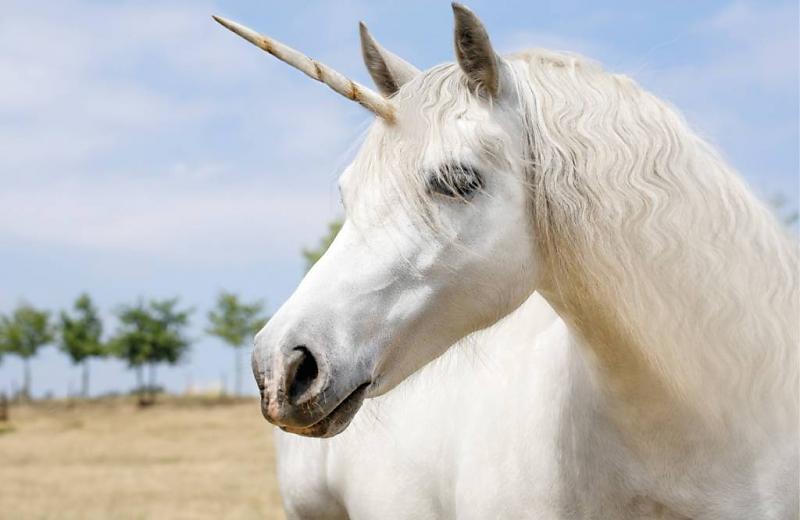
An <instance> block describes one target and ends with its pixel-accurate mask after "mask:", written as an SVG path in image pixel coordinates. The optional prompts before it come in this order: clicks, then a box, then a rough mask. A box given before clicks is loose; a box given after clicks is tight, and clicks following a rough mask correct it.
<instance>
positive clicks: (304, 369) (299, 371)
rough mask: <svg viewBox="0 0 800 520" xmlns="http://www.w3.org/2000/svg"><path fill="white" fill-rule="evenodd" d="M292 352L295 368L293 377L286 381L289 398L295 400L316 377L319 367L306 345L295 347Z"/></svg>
mask: <svg viewBox="0 0 800 520" xmlns="http://www.w3.org/2000/svg"><path fill="white" fill-rule="evenodd" d="M292 354H293V355H292V357H293V358H294V359H293V361H294V362H295V363H293V364H294V365H295V370H294V376H293V378H292V379H291V380H290V381H287V386H288V393H289V400H290V401H291V402H296V401H297V400H298V399H299V398H300V397H301V396H302V395H303V394H304V393H305V392H306V390H308V389H309V387H311V385H312V383H314V381H315V380H316V379H317V376H318V375H319V367H318V366H317V360H316V359H314V355H313V354H311V352H310V351H309V350H308V349H307V348H306V347H303V346H299V347H295V348H294V349H293V352H292ZM290 374H291V372H290Z"/></svg>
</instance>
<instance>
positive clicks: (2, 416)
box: [0, 392, 8, 422]
mask: <svg viewBox="0 0 800 520" xmlns="http://www.w3.org/2000/svg"><path fill="white" fill-rule="evenodd" d="M4 421H8V398H6V394H5V392H0V422H4Z"/></svg>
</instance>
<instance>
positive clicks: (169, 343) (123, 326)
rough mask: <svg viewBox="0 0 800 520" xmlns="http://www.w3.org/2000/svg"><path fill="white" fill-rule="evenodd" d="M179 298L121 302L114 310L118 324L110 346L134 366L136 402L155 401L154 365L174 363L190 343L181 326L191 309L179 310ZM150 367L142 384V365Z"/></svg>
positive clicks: (184, 323) (145, 403)
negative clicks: (146, 379)
mask: <svg viewBox="0 0 800 520" xmlns="http://www.w3.org/2000/svg"><path fill="white" fill-rule="evenodd" d="M177 305H178V299H177V298H174V299H170V300H161V301H156V300H154V301H151V302H149V303H148V304H147V305H145V304H144V303H142V302H139V303H137V304H136V305H130V306H123V307H121V308H120V309H119V310H118V312H117V318H118V319H119V322H120V326H119V329H118V330H117V333H116V335H115V336H114V337H113V338H112V339H111V341H110V345H111V350H112V351H113V352H114V354H115V355H117V356H118V357H120V358H122V359H124V360H125V361H127V362H128V366H129V367H131V368H133V369H134V370H136V380H137V385H138V394H139V404H140V405H147V404H151V403H152V402H154V401H155V389H156V380H155V367H156V364H158V363H163V362H166V363H169V364H175V363H177V362H178V361H180V360H181V358H182V357H183V356H184V355H185V353H186V351H187V350H188V348H189V346H190V344H191V343H190V341H189V339H188V338H187V337H186V336H185V334H184V329H185V328H186V326H187V325H188V323H189V315H190V314H191V312H192V311H191V310H189V309H185V310H178V309H177V308H176V307H177ZM145 366H149V368H150V381H149V384H148V385H147V388H145V383H144V367H145Z"/></svg>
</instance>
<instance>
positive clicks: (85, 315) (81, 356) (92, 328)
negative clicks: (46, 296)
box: [59, 294, 106, 364]
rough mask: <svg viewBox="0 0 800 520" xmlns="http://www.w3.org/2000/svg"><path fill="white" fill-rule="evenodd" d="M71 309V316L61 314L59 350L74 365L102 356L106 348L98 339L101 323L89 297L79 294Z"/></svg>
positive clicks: (101, 332) (101, 330)
mask: <svg viewBox="0 0 800 520" xmlns="http://www.w3.org/2000/svg"><path fill="white" fill-rule="evenodd" d="M73 308H74V314H73V315H72V316H70V315H69V314H68V313H66V312H62V313H61V322H60V325H59V331H60V333H61V341H60V345H59V346H60V348H61V350H62V351H63V352H64V353H65V354H67V355H68V356H69V357H70V359H71V360H72V362H73V363H76V364H77V363H81V362H83V361H84V360H86V359H88V358H90V357H100V356H104V355H105V354H106V348H105V345H103V343H102V341H101V339H100V338H101V336H102V334H103V323H102V322H101V321H100V316H99V315H98V312H97V308H96V307H95V306H94V305H93V304H92V300H91V298H89V295H87V294H81V295H80V297H78V299H77V300H75V304H74V306H73Z"/></svg>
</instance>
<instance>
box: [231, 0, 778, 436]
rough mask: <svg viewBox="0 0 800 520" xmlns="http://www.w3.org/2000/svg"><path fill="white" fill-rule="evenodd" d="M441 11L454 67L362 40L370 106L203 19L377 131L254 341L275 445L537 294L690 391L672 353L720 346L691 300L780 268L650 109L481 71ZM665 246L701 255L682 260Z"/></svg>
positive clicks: (676, 122) (620, 87) (739, 289)
mask: <svg viewBox="0 0 800 520" xmlns="http://www.w3.org/2000/svg"><path fill="white" fill-rule="evenodd" d="M453 11H454V14H455V31H454V40H455V51H456V63H455V64H446V65H441V66H437V67H434V68H432V69H430V70H427V71H425V72H420V71H418V70H417V69H416V68H415V67H413V66H412V65H410V64H408V63H407V62H405V61H404V60H402V59H401V58H399V57H397V56H395V55H394V54H392V53H391V52H389V51H387V50H386V49H384V48H383V47H381V46H380V45H379V44H378V43H377V42H376V41H375V40H374V39H373V38H372V36H371V35H370V34H369V32H368V31H367V29H366V27H364V26H363V25H362V26H361V45H362V51H363V56H364V60H365V63H366V66H367V69H368V70H369V73H370V75H371V76H372V78H373V80H374V81H375V83H376V85H377V87H378V91H379V92H374V91H372V90H370V89H368V88H367V87H364V86H363V85H359V84H358V83H356V82H354V81H352V80H349V79H347V78H346V77H344V76H343V75H341V74H339V73H338V72H336V71H334V70H332V69H330V68H329V67H327V66H325V65H323V64H321V63H319V62H316V61H314V60H312V59H310V58H307V57H306V56H304V55H302V54H300V53H299V52H297V51H295V50H293V49H291V48H289V47H287V46H285V45H283V44H281V43H279V42H276V41H274V40H272V39H270V38H266V37H264V36H260V35H258V34H256V33H254V32H252V31H250V30H249V29H246V28H244V27H242V26H240V25H237V24H234V23H233V22H229V21H226V20H222V19H218V21H220V23H222V24H223V25H225V26H226V27H228V28H229V29H231V30H233V31H234V32H236V33H238V34H240V35H241V36H243V37H244V38H246V39H248V40H249V41H251V42H253V43H254V44H256V45H258V46H259V47H261V48H262V49H264V50H265V51H267V52H269V53H271V54H273V55H275V56H276V57H278V58H279V59H281V60H283V61H286V62H287V63H290V64H292V65H293V66H295V67H297V68H299V69H301V70H302V71H303V72H305V73H306V74H308V75H309V76H311V77H312V78H314V79H316V80H319V81H322V82H323V83H326V84H327V85H329V86H330V87H331V88H333V89H334V90H335V91H337V92H339V93H340V94H342V95H344V96H346V97H348V98H349V99H351V100H354V101H357V102H359V103H360V104H361V105H362V106H364V107H365V108H367V109H368V110H370V111H372V112H373V113H375V114H376V115H377V116H378V118H377V120H376V122H375V123H374V124H373V125H372V127H371V128H370V130H369V132H368V134H367V136H366V138H365V141H364V143H363V145H362V147H361V149H360V151H359V153H358V154H357V156H356V158H355V160H354V161H353V163H352V164H351V165H350V166H349V167H348V168H347V169H346V170H345V171H344V173H343V174H342V176H341V178H340V180H339V187H340V191H341V198H342V203H343V205H344V208H345V213H346V221H345V224H344V227H343V228H342V230H341V231H340V233H339V235H338V236H337V238H336V240H335V241H334V242H333V244H332V245H331V247H330V248H329V250H328V251H327V252H326V253H325V255H324V256H323V257H322V258H321V259H320V260H319V262H318V263H317V264H316V265H315V266H314V267H313V268H312V269H311V271H310V272H309V273H308V275H307V276H306V277H305V279H304V280H303V281H302V282H301V284H300V286H299V287H298V288H297V290H296V291H295V293H294V294H293V295H292V296H291V297H290V298H289V300H288V301H287V302H286V303H285V304H284V305H283V306H282V307H281V308H280V310H279V311H278V312H277V313H276V314H275V316H273V318H272V319H271V320H270V321H269V323H268V324H267V325H266V326H265V327H264V329H263V330H261V331H260V332H259V334H258V335H257V337H256V342H255V349H254V352H253V358H252V361H253V372H254V374H255V377H256V381H257V383H258V385H259V387H260V388H261V390H262V412H263V414H264V416H265V417H266V418H267V419H268V420H269V421H271V422H273V423H274V424H276V425H278V426H280V427H281V428H283V429H285V430H287V431H290V432H294V433H298V434H302V435H309V436H330V435H335V434H336V433H339V432H340V431H342V430H344V428H346V427H347V425H348V424H349V422H350V420H351V419H352V418H353V417H354V415H355V414H356V412H357V411H358V409H359V407H360V405H361V403H362V401H363V399H364V398H365V397H370V396H376V395H380V394H382V393H385V392H387V391H388V390H390V389H392V388H393V387H395V386H396V385H397V384H398V383H400V382H401V381H403V380H404V379H405V378H407V377H408V376H409V375H410V374H412V373H413V372H415V371H416V370H418V369H419V368H420V367H422V366H423V365H425V364H426V363H428V362H429V361H431V360H432V359H434V358H436V357H437V356H439V355H440V354H442V353H443V352H444V351H445V350H446V349H447V348H448V347H449V346H450V345H452V344H453V343H455V342H457V341H458V340H459V339H461V338H463V337H465V336H467V335H468V334H470V333H472V332H473V331H476V330H478V329H481V328H485V327H487V326H490V325H492V324H494V323H495V322H497V321H498V320H499V319H501V318H502V317H503V316H505V315H507V314H508V313H510V312H511V311H512V310H514V309H515V308H517V307H518V306H519V305H520V304H521V303H522V302H523V301H525V300H526V299H527V298H528V297H529V296H530V295H531V293H532V292H533V291H535V290H538V291H540V292H541V293H542V294H543V295H544V296H545V297H546V298H547V299H548V301H549V302H550V303H551V304H552V305H554V306H555V307H556V309H557V310H559V313H560V314H562V316H564V317H565V319H566V320H567V321H570V322H571V323H572V324H573V325H574V326H576V328H577V329H578V332H579V333H585V334H584V335H586V334H593V335H594V336H597V337H594V336H593V340H594V341H595V343H596V344H597V345H600V346H602V345H608V344H616V345H618V346H619V347H618V348H617V349H616V350H615V351H614V353H613V356H610V357H608V356H606V357H608V359H609V360H611V361H612V362H613V360H614V359H617V358H616V357H614V356H617V357H618V356H620V355H622V354H624V355H629V354H630V356H629V357H630V359H635V360H637V362H638V360H639V359H640V357H641V356H642V355H645V356H649V357H648V358H647V359H646V360H645V361H643V363H651V364H652V365H653V366H659V367H666V366H673V367H674V368H675V370H674V373H675V374H679V375H680V374H683V375H685V379H686V381H681V382H676V383H675V384H676V385H684V386H685V385H690V384H694V383H697V384H698V385H702V382H703V381H702V379H703V378H701V377H697V378H695V379H696V381H694V380H691V378H692V377H693V374H695V373H696V372H697V370H695V368H693V367H695V365H696V363H694V358H692V357H690V356H686V355H683V356H677V355H674V352H677V350H676V349H675V348H673V347H674V346H675V345H673V343H676V342H678V341H683V342H684V343H685V344H703V343H704V342H713V340H714V338H713V336H714V335H717V336H719V335H720V334H723V333H725V334H728V333H730V331H728V329H730V327H728V328H722V327H721V325H719V326H718V324H720V323H721V321H720V320H718V319H716V316H717V315H718V314H719V311H718V308H717V307H708V308H706V309H705V310H703V311H701V310H698V307H697V305H695V303H694V302H697V301H702V298H703V294H702V292H701V293H698V291H703V290H705V291H706V292H708V291H716V292H717V293H719V294H723V292H724V293H725V294H726V295H729V296H730V297H728V296H726V297H725V298H721V299H722V300H724V301H726V302H731V303H730V304H731V305H734V304H735V305H739V304H740V303H741V302H743V301H745V300H748V298H746V297H743V296H742V295H747V294H748V292H747V291H749V290H751V289H750V287H751V286H752V287H756V284H755V283H754V282H752V281H750V282H748V280H751V279H752V276H750V275H748V276H749V277H748V276H733V277H731V276H728V275H726V274H725V273H730V272H732V271H731V270H732V269H734V268H733V267H732V266H731V264H730V259H731V258H736V259H741V260H740V261H739V260H737V261H739V263H740V264H741V266H742V272H743V273H744V272H745V269H746V267H747V266H748V265H750V264H748V262H749V257H748V259H746V258H745V257H747V256H748V255H752V254H754V253H753V251H757V250H755V249H753V247H752V243H753V241H754V240H756V239H757V240H759V241H761V242H764V243H767V242H769V243H770V244H771V245H770V246H769V247H771V248H774V249H780V248H784V246H783V245H775V244H782V243H783V242H781V240H782V239H781V238H776V237H778V234H777V232H775V231H772V229H774V226H772V224H769V223H767V224H768V225H766V227H765V226H760V225H754V224H752V223H753V222H758V221H761V222H767V220H766V219H765V218H763V217H761V216H759V215H761V214H765V211H764V210H763V209H762V208H761V207H760V206H759V205H757V204H755V203H754V202H753V201H752V200H751V199H752V198H751V196H750V195H749V194H748V193H747V192H746V190H744V189H743V188H741V184H740V183H739V182H738V181H737V180H736V179H735V178H734V177H732V176H731V174H730V172H729V171H728V170H727V169H726V168H725V167H724V165H723V163H722V162H721V161H720V160H719V159H718V158H717V157H716V156H715V155H714V154H713V152H710V151H709V150H708V149H707V147H705V146H704V145H703V144H702V142H700V140H699V139H697V138H696V137H695V136H694V135H693V134H692V133H691V132H690V131H689V130H687V129H686V126H685V124H684V123H683V121H682V120H681V118H680V117H679V116H678V115H677V114H675V113H674V112H673V111H672V110H671V109H670V108H669V107H668V106H667V105H666V104H664V103H662V102H661V101H660V100H658V99H657V98H655V97H654V96H652V95H650V94H648V93H646V92H644V91H642V90H641V89H639V88H638V87H637V86H636V85H635V84H634V83H633V82H632V81H630V80H629V79H627V78H625V77H622V76H615V75H612V74H608V73H605V72H604V71H602V70H601V69H600V68H599V67H596V66H595V65H593V64H592V63H589V62H586V61H584V60H581V59H579V58H576V57H574V56H571V55H565V54H555V53H549V52H545V51H529V52H526V53H520V54H517V55H511V56H507V57H501V56H498V55H497V54H496V53H495V51H494V50H493V48H492V44H491V42H490V40H489V37H488V35H487V33H486V30H485V28H484V27H483V25H482V24H481V22H480V21H479V20H478V18H477V17H476V16H475V15H474V14H473V13H472V12H471V11H470V10H469V9H467V8H465V7H463V6H461V5H458V4H453ZM688 183H692V186H691V188H688V187H687V186H688ZM723 191H724V193H723ZM623 195H624V196H623ZM714 201H716V202H714ZM710 203H716V204H717V205H718V206H717V207H715V208H713V211H712V210H710V209H709V207H708V206H709V204H710ZM699 222H705V223H706V225H697V223H699ZM759 230H761V231H759ZM763 230H767V231H763ZM682 241H685V242H691V243H698V244H700V243H703V244H707V246H708V247H707V251H706V253H705V254H704V255H698V257H697V258H695V259H693V258H692V257H691V256H690V255H686V254H683V253H679V251H682V249H681V248H679V247H676V244H679V243H681V242H682ZM723 246H724V247H723ZM773 246H774V247H773ZM765 247H766V246H765ZM726 251H727V253H726ZM734 251H735V252H734ZM737 269H738V268H737ZM747 272H750V271H747ZM765 276H766V275H765ZM792 279H794V278H792ZM765 283H767V282H765ZM768 283H773V282H772V281H769V282H768ZM712 285H713V289H709V287H712ZM761 285H763V284H761ZM703 288H705V289H703ZM752 290H753V291H755V289H752ZM781 291H783V289H780V288H777V289H775V291H773V292H774V293H776V294H777V293H780V294H783V292H785V291H783V292H781ZM668 297H673V299H674V303H675V305H671V304H670V303H667V302H668ZM678 299H681V300H680V304H678V301H679V300H678ZM749 301H751V302H752V301H755V300H753V299H752V298H750V299H749ZM611 303H614V305H613V307H612V306H611ZM751 307H752V305H751ZM665 308H675V309H678V310H680V312H681V313H685V314H686V316H685V317H683V318H680V319H673V318H674V316H671V315H670V314H669V313H665V312H663V310H664V309H665ZM765 308H766V307H765ZM565 309H566V311H567V312H566V313H565V312H562V311H565ZM676 312H677V311H676ZM726 312H727V311H726ZM704 313H706V314H704ZM570 314H571V315H572V316H578V317H577V318H576V319H571V318H570ZM730 314H731V315H736V316H743V315H745V314H744V313H741V312H739V310H737V309H734V310H733V311H731V312H730ZM763 314H764V313H762V314H757V313H753V316H761V315H763ZM589 318H591V319H589ZM762 318H763V316H762ZM669 319H672V321H671V322H668V321H667V320H669ZM748 319H749V318H748ZM753 319H754V320H755V319H756V318H753ZM592 320H593V321H592ZM658 320H662V321H663V323H656V322H657V321H658ZM763 321H764V320H763V319H762V322H763ZM675 323H682V324H683V325H682V326H681V327H678V328H677V329H676V330H675V331H674V334H673V333H670V334H665V333H664V330H667V328H666V327H673V328H675ZM726 323H727V322H726ZM656 325H659V326H658V327H657V326H656ZM587 327H591V328H592V330H581V329H582V328H583V329H586V328H587ZM648 327H649V328H648ZM776 327H777V325H776ZM751 328H752V329H753V330H756V329H758V330H761V329H759V327H756V326H753V327H751ZM737 330H738V329H737ZM775 330H777V329H775ZM726 331H727V332H726ZM600 336H602V337H600ZM736 337H746V335H742V334H739V336H736ZM706 340H708V341H706ZM734 340H735V341H739V340H736V338H734ZM734 340H732V341H734ZM641 344H649V345H651V346H653V348H651V349H650V350H649V351H648V352H647V353H646V354H642V352H640V351H637V350H636V345H641ZM659 344H663V345H661V346H660V347H658V346H657V345H659ZM661 347H663V348H661ZM626 349H627V350H626ZM623 351H624V352H623ZM596 354H597V355H598V356H599V359H600V360H601V361H603V359H605V358H603V356H604V355H605V354H608V353H607V352H605V351H604V350H602V348H601V347H598V350H597V352H596ZM637 356H638V357H637ZM650 358H652V359H650ZM636 366H638V365H636ZM680 377H683V376H680ZM675 379H676V381H677V379H678V375H676V378H675Z"/></svg>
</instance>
